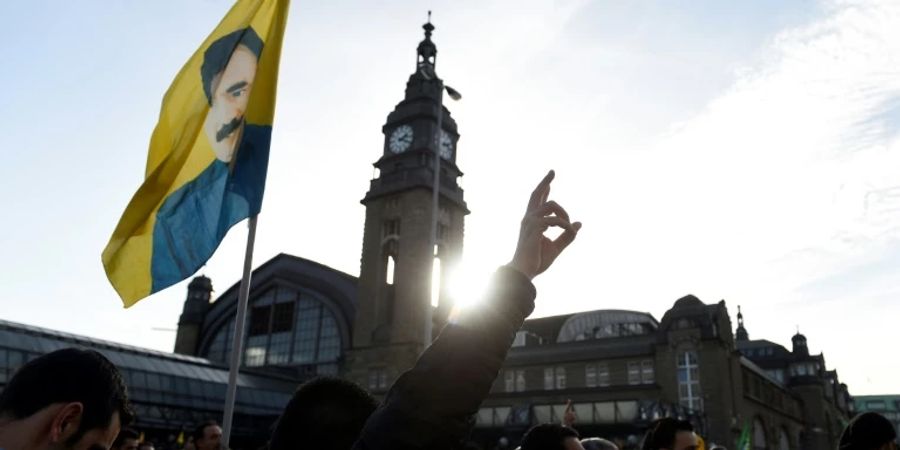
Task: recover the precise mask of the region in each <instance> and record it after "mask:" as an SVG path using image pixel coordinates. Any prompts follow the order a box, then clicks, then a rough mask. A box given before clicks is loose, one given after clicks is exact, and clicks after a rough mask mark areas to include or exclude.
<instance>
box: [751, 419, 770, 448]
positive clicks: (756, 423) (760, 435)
mask: <svg viewBox="0 0 900 450" xmlns="http://www.w3.org/2000/svg"><path fill="white" fill-rule="evenodd" d="M751 443H752V444H753V450H766V449H767V448H769V447H767V445H766V429H765V427H764V426H763V422H762V420H759V419H758V418H757V419H753V439H752V440H751Z"/></svg>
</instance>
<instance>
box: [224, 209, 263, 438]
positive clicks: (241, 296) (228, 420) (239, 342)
mask: <svg viewBox="0 0 900 450" xmlns="http://www.w3.org/2000/svg"><path fill="white" fill-rule="evenodd" d="M247 225H248V228H249V230H248V231H247V252H246V253H245V254H244V275H243V276H242V277H241V290H240V291H239V293H238V309H237V317H236V318H235V320H234V342H233V343H232V346H231V348H232V352H231V368H230V369H229V370H228V391H226V393H225V417H224V418H223V419H222V448H224V449H228V448H229V447H228V444H229V441H231V424H232V418H233V417H234V398H235V395H236V394H237V376H238V369H239V368H240V366H241V356H242V355H243V353H244V348H243V347H244V321H245V320H246V318H247V317H246V316H247V298H248V297H249V296H250V267H252V266H253V243H254V241H255V240H256V216H253V217H251V218H250V220H249V221H248V223H247Z"/></svg>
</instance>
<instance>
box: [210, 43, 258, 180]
mask: <svg viewBox="0 0 900 450" xmlns="http://www.w3.org/2000/svg"><path fill="white" fill-rule="evenodd" d="M262 49H263V41H262V40H261V39H260V38H259V36H258V35H257V34H256V32H255V31H253V28H250V27H247V28H242V29H240V30H237V31H234V32H232V33H229V34H226V35H225V36H222V37H221V38H219V39H217V40H215V41H214V42H213V43H212V44H210V45H209V48H207V49H206V52H204V53H203V65H202V66H201V67H200V77H201V78H202V80H203V92H204V93H205V94H206V100H207V102H209V112H208V113H207V115H206V122H205V123H204V124H203V129H204V131H205V132H206V136H207V138H208V139H209V143H210V145H211V146H212V149H213V152H214V153H215V154H216V158H218V159H219V160H221V161H223V162H226V163H227V162H230V161H231V158H232V156H234V152H235V150H236V148H237V145H238V143H239V142H240V138H241V133H242V131H243V129H244V113H245V112H246V111H247V100H248V99H249V98H250V90H251V89H252V88H253V79H254V78H255V77H256V66H257V63H258V62H259V55H260V53H262Z"/></svg>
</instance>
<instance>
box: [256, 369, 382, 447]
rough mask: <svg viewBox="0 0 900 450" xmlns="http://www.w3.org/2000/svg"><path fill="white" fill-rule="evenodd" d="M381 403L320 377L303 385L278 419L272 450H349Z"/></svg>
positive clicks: (343, 382) (344, 383) (356, 388)
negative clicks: (313, 449)
mask: <svg viewBox="0 0 900 450" xmlns="http://www.w3.org/2000/svg"><path fill="white" fill-rule="evenodd" d="M377 406H378V403H377V402H376V401H375V399H374V398H373V397H372V396H371V395H369V393H368V392H366V391H365V390H364V389H362V388H361V387H359V386H358V385H356V384H355V383H353V382H350V381H347V380H342V379H340V378H331V377H320V378H315V379H312V380H310V381H308V382H306V383H304V384H302V385H301V386H300V388H299V389H297V392H295V393H294V396H293V397H291V400H290V401H289V402H288V404H287V406H286V407H285V408H284V412H283V413H282V414H281V417H280V418H279V419H278V423H277V424H276V425H275V431H274V432H273V433H272V439H271V441H269V449H270V450H288V449H296V448H316V449H320V450H349V449H350V448H351V447H352V446H353V443H354V442H355V441H356V439H357V437H358V436H359V434H360V432H361V431H362V428H363V425H365V423H366V420H367V419H368V418H369V416H370V415H372V412H373V411H375V408H376V407H377Z"/></svg>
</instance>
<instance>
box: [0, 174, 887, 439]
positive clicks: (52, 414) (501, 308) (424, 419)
mask: <svg viewBox="0 0 900 450" xmlns="http://www.w3.org/2000/svg"><path fill="white" fill-rule="evenodd" d="M553 176H554V174H553V172H552V171H551V172H550V173H548V174H547V176H546V177H545V178H544V179H543V180H542V181H541V182H540V184H538V186H537V188H536V189H535V190H534V192H533V193H532V195H531V197H530V199H529V201H528V207H527V209H526V213H525V216H524V217H523V219H522V221H521V227H520V230H519V240H518V244H517V247H516V250H515V254H514V256H513V258H512V260H511V261H510V262H509V263H508V264H506V265H504V266H502V267H500V268H499V269H498V270H497V271H496V273H495V274H494V276H493V280H492V282H491V283H490V286H491V288H490V289H489V290H488V292H487V293H486V294H485V298H484V301H483V306H482V307H481V308H480V309H478V311H477V312H474V311H465V310H463V311H461V312H459V313H458V314H455V315H454V316H452V317H451V320H450V322H449V323H448V325H447V326H446V327H444V329H443V330H442V331H441V333H440V335H439V336H438V338H437V339H435V341H434V342H433V343H432V344H431V346H429V347H428V348H427V349H426V350H425V352H424V353H423V354H422V355H421V356H420V358H419V360H418V361H417V362H416V364H415V366H414V367H413V368H411V369H410V370H408V371H406V372H405V373H403V374H402V375H401V376H400V377H399V378H398V379H397V380H396V382H395V383H394V384H393V385H392V386H391V388H390V390H389V391H388V393H387V395H386V396H385V398H384V400H383V401H381V402H380V403H379V402H378V401H376V399H375V398H374V397H372V396H371V395H370V394H369V393H368V392H367V391H366V390H364V389H362V388H361V387H360V386H358V385H356V384H355V383H352V382H350V381H347V380H344V379H340V378H316V379H313V380H311V381H308V382H306V383H304V384H302V385H301V386H300V387H299V388H298V389H297V391H296V392H295V393H294V395H293V397H292V398H291V400H290V401H289V402H288V404H287V406H286V407H285V409H284V411H283V412H282V414H281V416H280V417H279V419H278V421H277V423H276V424H275V425H274V427H273V429H272V433H271V436H270V439H269V442H268V444H267V448H268V449H269V450H301V449H310V450H351V449H353V450H381V449H384V450H387V449H392V450H405V449H410V450H411V449H446V450H465V449H468V450H471V449H477V448H480V447H478V446H477V445H475V444H473V443H471V442H469V441H468V440H467V439H468V437H469V435H470V432H471V430H472V427H473V425H474V416H475V414H476V413H477V411H478V409H479V407H480V405H481V403H482V401H483V400H484V399H485V398H486V397H487V395H488V393H489V391H490V388H491V385H492V384H493V383H494V381H495V379H496V377H497V374H498V373H499V370H500V368H501V366H502V364H503V361H504V360H505V358H506V354H507V352H508V350H509V348H510V346H511V345H512V342H513V339H514V337H515V334H516V331H518V330H519V328H520V327H521V326H522V324H523V322H524V320H525V318H526V317H528V316H529V315H530V314H531V312H532V311H533V310H534V306H535V305H534V301H535V297H536V291H535V287H534V285H533V284H532V280H533V279H534V277H536V276H537V275H540V274H541V273H543V272H544V271H545V270H547V269H548V268H549V267H550V266H551V265H552V264H553V262H554V261H555V260H556V258H557V257H558V256H559V255H560V253H561V252H562V251H563V250H564V249H565V248H566V247H567V246H568V245H569V244H571V243H572V241H574V239H575V237H576V235H577V233H578V231H579V230H580V228H581V224H580V223H579V222H572V221H570V219H569V215H568V213H567V212H566V211H565V210H564V209H563V208H562V206H560V205H559V204H557V203H556V202H554V201H548V196H549V192H550V182H551V181H552V179H553ZM550 227H559V228H562V229H563V232H562V234H560V235H559V236H558V237H557V238H555V239H550V238H548V237H547V236H545V235H544V233H545V232H546V231H547V229H548V228H550ZM133 419H134V414H133V412H132V408H131V406H130V404H129V400H128V394H127V387H126V386H125V383H124V381H123V379H122V376H121V375H120V373H119V370H118V369H117V368H116V367H115V366H114V365H113V364H112V363H111V362H110V361H109V360H108V359H106V358H105V357H104V356H102V355H101V354H100V353H98V352H95V351H92V350H82V349H74V348H70V349H63V350H58V351H55V352H52V353H49V354H46V355H44V356H41V357H39V358H36V359H34V360H32V361H30V362H28V363H27V364H25V365H24V366H22V367H21V368H20V369H19V370H18V371H17V372H16V374H15V375H14V376H13V377H12V378H11V379H10V380H9V383H8V384H7V385H6V387H5V389H4V390H3V391H2V392H0V450H107V449H111V448H112V449H114V450H155V446H154V445H153V443H150V442H149V441H147V440H146V439H142V436H141V434H140V433H138V432H136V431H134V430H131V429H130V428H128V426H129V425H130V424H131V423H132V422H133ZM576 428H577V424H576V418H575V416H574V412H573V410H572V407H571V403H570V404H569V405H568V407H567V410H566V414H565V417H564V419H563V423H546V424H539V425H536V426H534V427H532V428H531V429H530V430H528V431H527V432H526V433H525V434H524V435H523V436H521V439H520V442H519V443H518V445H519V448H520V449H521V450H581V449H587V450H593V449H605V450H606V449H618V448H619V447H618V446H617V445H616V443H614V442H611V441H609V440H605V439H602V438H600V437H588V436H580V435H579V433H578V431H577V430H576ZM895 439H896V433H895V430H894V428H893V426H892V425H891V423H890V422H889V421H888V420H887V419H885V418H884V417H882V416H880V415H878V414H875V413H864V414H861V415H859V416H857V417H855V418H853V420H851V422H850V423H849V425H848V426H847V427H846V429H845V430H844V431H843V433H842V435H841V439H840V445H839V450H892V449H893V450H896V449H897V447H896V444H895V443H894V440H895ZM222 442H223V439H222V429H221V427H220V426H219V425H218V424H217V423H215V422H206V423H202V424H199V425H198V426H196V429H195V430H194V432H193V433H190V435H189V436H179V437H178V438H177V439H176V442H175V443H174V444H175V445H174V448H177V449H179V450H220V448H221V447H222ZM157 444H159V445H160V450H169V449H170V448H173V443H172V442H166V443H157ZM620 444H622V443H620ZM633 444H635V445H639V448H640V449H643V450H662V449H666V450H697V449H701V448H704V445H705V444H703V443H702V441H701V439H700V438H699V437H698V436H697V434H696V433H695V432H694V429H693V427H692V426H691V424H690V423H689V422H687V421H683V420H678V419H675V418H662V419H659V420H656V421H655V422H653V423H652V424H651V426H650V428H649V430H648V431H647V433H646V434H645V435H644V437H643V439H642V440H641V442H640V443H639V444H638V443H633ZM629 445H632V443H625V447H624V448H629ZM630 448H636V447H630ZM708 448H709V449H716V448H719V449H724V447H720V446H715V445H712V444H710V445H709V447H708ZM491 450H493V449H491ZM704 450H705V448H704ZM738 450H745V449H738ZM748 450H749V449H748ZM823 450H824V449H823Z"/></svg>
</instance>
